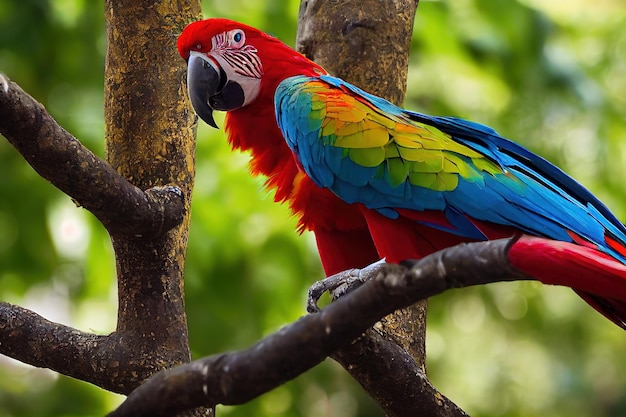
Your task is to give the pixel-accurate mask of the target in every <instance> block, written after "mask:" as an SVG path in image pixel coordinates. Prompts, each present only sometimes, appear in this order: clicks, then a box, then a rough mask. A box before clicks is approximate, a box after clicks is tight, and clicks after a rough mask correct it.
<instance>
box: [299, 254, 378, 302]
mask: <svg viewBox="0 0 626 417" xmlns="http://www.w3.org/2000/svg"><path fill="white" fill-rule="evenodd" d="M384 264H385V260H384V259H381V260H380V261H378V262H374V263H373V264H371V265H368V266H366V267H365V268H363V269H349V270H347V271H343V272H339V273H338V274H335V275H332V276H330V277H328V278H325V279H323V280H321V281H317V282H315V283H313V285H311V287H310V288H309V296H308V298H307V306H306V310H307V312H309V313H316V312H318V311H320V308H319V306H318V305H317V303H318V301H319V299H320V298H321V297H322V295H323V294H324V293H325V292H329V293H330V296H331V298H332V300H333V301H334V300H336V299H337V298H339V297H342V296H344V295H345V294H347V293H349V292H351V291H353V290H355V289H356V288H358V287H360V286H361V285H362V284H363V283H365V282H367V281H369V280H370V279H372V278H374V277H375V276H376V275H377V274H378V272H379V271H380V269H381V268H382V266H383V265H384Z"/></svg>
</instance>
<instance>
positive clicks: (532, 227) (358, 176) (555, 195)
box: [275, 75, 626, 261]
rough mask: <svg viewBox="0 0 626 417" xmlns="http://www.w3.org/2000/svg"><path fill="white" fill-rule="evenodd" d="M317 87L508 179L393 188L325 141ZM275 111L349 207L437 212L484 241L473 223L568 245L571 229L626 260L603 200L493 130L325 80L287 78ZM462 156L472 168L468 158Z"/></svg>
mask: <svg viewBox="0 0 626 417" xmlns="http://www.w3.org/2000/svg"><path fill="white" fill-rule="evenodd" d="M311 81H316V82H319V81H323V82H324V83H326V84H327V87H328V88H329V89H332V88H338V89H341V90H342V91H343V92H345V94H352V95H355V96H357V97H359V99H360V100H361V101H364V102H367V103H368V104H369V106H371V107H372V108H373V109H374V111H377V112H378V113H380V114H383V115H386V116H388V117H389V118H393V120H394V121H397V122H400V123H420V124H425V125H428V126H432V127H434V128H436V129H438V130H439V131H441V132H443V133H445V134H447V135H450V137H451V138H452V140H454V141H456V143H459V144H462V145H464V146H466V147H467V148H469V149H471V150H472V151H475V152H478V153H479V154H481V155H483V156H484V157H486V158H487V159H488V160H490V161H492V162H493V163H495V164H497V165H498V166H499V167H501V168H502V170H503V173H502V174H498V175H492V174H490V173H487V172H482V173H481V176H480V177H476V176H474V177H476V178H473V179H466V178H461V177H459V180H458V185H457V186H456V187H455V188H454V189H452V190H444V191H437V190H435V189H430V188H426V187H424V186H417V185H414V184H410V183H409V181H408V179H407V180H405V181H404V183H402V184H400V185H398V186H391V184H392V183H393V181H391V180H390V177H389V175H390V174H389V172H385V171H384V169H385V168H384V167H383V166H376V167H365V166H362V165H359V164H358V163H355V162H353V161H352V160H351V159H350V158H349V157H346V155H347V154H346V151H347V149H346V148H340V147H336V146H333V145H332V143H334V138H331V137H329V136H323V135H322V133H321V126H322V124H323V120H318V121H314V122H312V121H311V120H310V119H311V116H310V114H311V112H312V103H313V95H312V94H313V93H312V92H311V91H309V90H307V88H306V87H307V83H310V82H311ZM294 95H296V96H297V99H294V97H293V96H294ZM275 106H276V117H277V122H278V126H279V127H280V129H281V130H282V132H283V135H284V136H285V139H286V141H287V144H288V145H289V146H290V148H291V149H292V150H293V152H294V153H295V155H296V156H297V158H298V160H299V161H300V164H301V166H302V168H303V169H304V170H305V172H306V173H307V174H308V175H309V176H310V177H311V178H312V179H313V181H314V182H315V183H316V184H317V185H319V186H320V187H328V188H330V189H331V190H332V191H333V192H334V193H335V194H337V195H338V196H339V197H340V198H342V199H343V200H344V201H346V202H348V203H362V204H364V205H365V206H366V207H368V208H371V209H374V210H377V211H378V212H380V213H381V214H383V215H385V216H388V217H390V218H396V217H397V216H398V212H397V210H399V209H408V210H414V211H424V210H439V211H442V212H444V213H445V215H446V218H447V219H448V221H449V223H450V225H451V226H452V228H447V227H446V226H442V225H433V224H428V223H425V224H428V225H429V226H431V227H436V228H441V229H444V230H446V231H448V232H452V233H456V234H458V235H461V236H463V237H466V238H468V239H484V238H486V236H484V235H483V234H482V232H481V231H480V230H479V229H478V228H477V227H476V226H475V225H474V224H473V223H472V221H471V219H476V220H481V221H487V222H491V223H496V224H501V225H506V226H513V227H516V228H518V229H520V230H522V231H524V232H526V233H531V234H534V235H539V236H545V237H549V238H552V239H557V240H562V241H572V237H571V236H570V233H569V232H570V231H572V232H574V233H576V234H577V235H579V236H581V237H583V238H585V239H587V240H589V241H590V242H593V243H594V244H596V245H597V246H598V247H599V248H600V249H601V250H603V251H605V252H606V253H609V254H610V255H612V256H614V257H616V258H618V259H621V260H622V261H626V259H624V256H623V255H621V254H620V253H618V252H616V251H615V250H614V249H612V248H611V247H610V246H609V245H607V243H606V241H605V234H609V235H611V236H612V238H613V239H615V240H617V241H619V242H620V243H621V244H623V245H625V244H626V227H624V225H623V224H622V223H621V222H619V220H617V218H616V217H615V216H614V215H613V214H612V213H611V212H610V211H609V209H608V208H607V207H606V206H605V205H604V204H603V203H602V202H600V201H599V200H598V199H597V198H596V197H595V196H593V194H591V193H590V192H589V191H588V190H587V189H586V188H584V187H583V186H582V185H580V184H579V183H578V182H577V181H576V180H574V179H573V178H571V177H569V176H568V175H567V174H565V173H564V172H563V171H561V170H560V169H559V168H557V167H556V166H554V165H552V164H551V163H549V162H548V161H546V160H545V159H543V158H541V157H540V156H537V155H535V154H533V153H532V152H530V151H529V150H527V149H525V148H523V147H522V146H520V145H517V144H516V143H514V142H511V141H509V140H507V139H505V138H503V137H501V136H499V135H498V134H497V133H496V132H495V131H494V130H493V129H491V128H490V127H487V126H484V125H481V124H478V123H474V122H470V121H466V120H462V119H458V118H453V117H436V116H428V115H424V114H420V113H416V112H410V111H407V110H404V109H401V108H399V107H397V106H395V105H393V104H392V103H390V102H388V101H387V100H384V99H382V98H380V97H376V96H374V95H371V94H369V93H367V92H365V91H363V90H361V89H359V88H357V87H355V86H353V85H351V84H348V83H346V82H344V81H342V80H340V79H338V78H334V77H331V76H327V75H322V76H319V77H292V78H288V79H287V80H285V81H283V82H282V83H281V84H280V85H279V88H278V89H277V92H276V97H275ZM302 125H306V127H302ZM331 139H332V140H331ZM459 158H461V159H462V162H463V163H465V164H466V165H468V166H473V165H472V161H471V160H470V159H469V158H468V157H465V156H463V155H461V156H459ZM472 169H473V168H472ZM474 171H475V170H474Z"/></svg>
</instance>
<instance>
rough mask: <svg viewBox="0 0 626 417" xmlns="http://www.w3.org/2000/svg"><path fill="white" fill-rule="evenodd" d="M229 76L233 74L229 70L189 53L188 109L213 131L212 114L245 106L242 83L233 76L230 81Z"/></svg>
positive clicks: (200, 55)
mask: <svg viewBox="0 0 626 417" xmlns="http://www.w3.org/2000/svg"><path fill="white" fill-rule="evenodd" d="M228 74H232V68H226V69H224V68H222V65H220V63H218V62H217V61H215V60H213V59H211V58H210V57H208V56H206V55H204V54H202V53H200V52H196V51H192V52H191V54H190V55H189V61H188V62H187V89H188V90H189V99H190V100H191V105H192V106H193V109H194V110H195V111H196V113H197V114H198V116H200V118H201V119H202V120H204V121H205V122H206V123H207V124H208V125H209V126H213V127H215V128H217V125H216V124H215V120H214V119H213V110H220V111H230V110H235V109H238V108H240V107H241V106H243V105H244V104H245V102H246V95H245V92H244V88H243V87H242V84H241V82H242V81H241V80H239V81H237V77H236V76H235V79H230V77H229V75H228ZM244 84H245V82H244Z"/></svg>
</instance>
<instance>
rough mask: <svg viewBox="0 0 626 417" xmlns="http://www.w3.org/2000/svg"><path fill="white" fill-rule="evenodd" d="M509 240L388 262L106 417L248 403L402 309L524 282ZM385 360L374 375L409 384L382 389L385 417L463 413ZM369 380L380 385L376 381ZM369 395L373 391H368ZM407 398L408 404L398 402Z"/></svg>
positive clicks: (152, 385)
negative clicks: (454, 293)
mask: <svg viewBox="0 0 626 417" xmlns="http://www.w3.org/2000/svg"><path fill="white" fill-rule="evenodd" d="M513 242H514V239H501V240H496V241H489V242H478V243H468V244H462V245H459V246H456V247H452V248H448V249H445V250H443V251H440V252H437V253H434V254H432V255H430V256H428V257H426V258H424V259H422V260H419V261H415V262H412V266H411V267H410V268H407V267H404V266H399V265H393V264H385V265H383V266H382V267H381V270H380V273H379V274H378V275H377V276H376V277H375V278H374V279H372V280H371V281H368V282H367V283H365V284H364V285H362V286H361V287H359V288H357V289H356V290H354V291H353V292H351V293H349V294H347V295H346V296H344V297H342V298H340V299H339V300H337V301H335V302H333V303H331V304H330V305H329V306H327V307H326V308H325V309H324V310H322V311H320V312H318V313H315V314H311V315H309V316H305V317H302V318H301V319H299V320H298V321H296V322H295V323H292V324H291V325H289V326H286V327H284V328H282V329H280V330H279V331H278V332H276V333H274V334H272V335H270V336H267V337H265V338H264V339H262V340H261V341H259V342H258V343H256V344H255V345H254V346H252V347H250V348H249V349H247V350H243V351H239V352H232V353H226V354H222V355H217V356H210V357H207V358H203V359H199V360H196V361H194V362H191V363H189V364H185V365H181V366H179V367H177V368H174V369H169V370H166V371H162V372H159V373H158V374H156V375H154V376H153V377H151V378H150V379H149V380H148V381H147V382H146V383H144V384H143V385H142V386H140V387H139V388H137V389H136V390H135V391H133V392H132V393H131V395H130V396H129V397H128V398H127V400H126V401H125V402H124V403H123V404H122V405H121V406H120V407H119V408H118V409H117V410H116V411H114V412H112V413H111V414H109V417H126V416H128V417H130V416H168V415H173V414H174V413H176V412H179V411H182V410H186V409H190V408H193V407H198V406H202V405H204V406H214V405H216V404H231V405H232V404H241V403H244V402H246V401H249V400H251V399H253V398H255V397H257V396H259V395H261V394H263V393H265V392H267V391H269V390H271V389H273V388H275V387H277V386H279V385H281V384H283V383H285V382H286V381H288V380H290V379H293V378H295V377H296V376H298V375H299V374H301V373H303V372H304V371H306V370H308V369H310V368H311V367H313V366H315V365H317V364H318V363H319V362H321V361H322V360H323V359H324V358H325V357H327V356H329V355H331V354H332V353H333V352H335V351H336V350H337V349H338V348H340V347H342V346H346V345H347V344H348V343H350V342H351V341H353V340H354V339H356V338H357V337H359V336H360V335H361V333H362V332H364V331H365V330H366V329H368V328H369V327H371V326H372V325H373V324H374V323H376V322H377V321H378V320H379V319H380V318H381V317H384V316H385V315H387V314H389V313H391V312H393V311H395V310H397V309H399V308H402V307H406V306H409V305H411V304H413V303H415V302H416V301H418V300H422V299H424V298H428V297H430V296H433V295H435V294H439V293H441V292H443V291H445V290H447V289H450V288H460V287H467V286H471V285H478V284H485V283H488V282H498V281H511V280H519V279H528V277H525V276H523V275H521V274H520V273H519V272H518V271H516V270H515V269H513V268H512V267H511V266H510V265H509V262H508V259H507V251H508V248H509V246H510V245H511V244H512V243H513ZM378 346H385V349H387V348H388V345H381V344H379V345H378ZM366 350H370V349H366ZM370 351H372V350H370ZM385 352H391V351H389V350H385ZM397 352H398V351H394V353H392V354H393V355H394V358H402V356H396V355H398V353H397ZM390 354H391V353H390ZM345 358H346V360H348V359H349V358H348V357H345ZM407 358H408V357H407ZM382 359H390V358H384V357H382V356H381V352H378V353H377V354H376V359H374V361H375V362H377V363H379V367H378V368H377V369H378V371H377V375H378V376H380V375H383V374H386V373H387V372H389V373H388V374H387V377H388V378H393V379H401V380H402V381H407V384H409V385H405V386H404V390H402V391H403V392H397V391H395V392H390V391H389V390H382V391H381V390H379V391H381V394H380V395H381V397H379V398H378V400H381V399H382V400H383V401H382V402H380V404H381V406H383V407H384V408H385V411H386V412H387V413H388V414H389V415H392V416H396V417H404V416H407V417H408V416H414V415H416V414H417V413H418V410H424V413H426V414H425V415H430V416H459V417H460V416H463V415H465V414H464V413H463V411H462V410H460V409H458V407H456V406H455V405H454V404H453V403H452V402H450V401H449V400H447V399H446V398H445V397H443V396H441V394H439V393H438V392H437V391H436V390H435V389H434V388H432V387H431V386H430V383H428V381H427V380H426V379H425V377H424V376H423V373H422V371H421V370H419V369H415V368H407V367H403V363H402V359H401V360H399V361H398V362H399V364H398V365H395V366H396V367H395V368H394V369H393V370H391V371H390V369H389V366H394V365H390V364H389V362H395V361H391V360H382ZM381 362H384V363H381ZM411 362H413V361H411ZM413 363H414V362H413ZM367 368H368V369H367V375H369V377H370V378H372V377H373V375H374V373H372V364H371V362H368V364H367ZM360 382H361V383H363V381H360ZM372 382H373V384H374V385H376V384H380V381H379V380H376V381H372ZM396 385H397V384H396ZM413 390H415V391H413ZM410 391H412V392H410ZM368 392H372V391H370V388H368ZM374 392H375V391H374ZM413 394H415V395H413ZM425 395H429V396H433V397H434V398H435V401H434V404H436V405H437V406H436V407H435V406H433V405H429V404H420V401H423V400H424V398H425V397H424V396H425ZM407 397H409V398H407ZM407 400H408V401H410V402H409V403H408V405H407V404H402V402H403V401H407ZM433 412H434V413H435V414H433Z"/></svg>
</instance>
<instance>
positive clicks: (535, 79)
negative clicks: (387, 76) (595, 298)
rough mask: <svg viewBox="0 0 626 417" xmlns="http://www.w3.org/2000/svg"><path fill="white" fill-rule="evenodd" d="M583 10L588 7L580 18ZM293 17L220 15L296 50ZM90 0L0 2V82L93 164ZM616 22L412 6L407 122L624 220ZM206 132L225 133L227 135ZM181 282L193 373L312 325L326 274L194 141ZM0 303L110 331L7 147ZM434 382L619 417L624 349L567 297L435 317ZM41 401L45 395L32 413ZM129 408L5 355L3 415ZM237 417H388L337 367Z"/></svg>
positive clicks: (248, 181)
mask: <svg viewBox="0 0 626 417" xmlns="http://www.w3.org/2000/svg"><path fill="white" fill-rule="evenodd" d="M585 6H587V7H585ZM297 9H298V2H297V1H295V0H282V1H269V0H259V1H243V0H228V1H227V0H215V1H213V2H210V3H209V2H206V3H205V10H204V11H205V14H206V15H207V16H225V17H230V18H233V19H237V20H241V21H244V22H245V23H248V24H250V25H253V26H257V27H260V28H262V29H263V30H265V31H268V32H271V33H273V34H274V35H276V36H278V37H279V38H281V39H283V40H285V41H286V42H287V43H289V44H292V45H293V41H294V38H295V33H296V16H297ZM102 11H103V4H102V1H95V2H94V1H88V0H63V1H52V0H28V1H19V2H18V1H11V0H0V71H2V72H5V73H7V75H8V76H9V77H10V78H11V79H13V80H15V81H16V82H18V83H19V84H20V85H22V87H23V88H24V89H25V90H26V91H29V92H30V93H31V94H32V95H33V96H35V97H36V98H37V99H39V100H40V101H41V102H42V103H44V104H45V105H46V107H47V108H48V110H49V111H50V112H51V113H52V115H53V116H54V117H55V118H56V119H57V120H58V121H59V122H60V123H61V124H62V125H63V126H64V127H65V128H66V129H68V130H69V131H70V132H72V133H74V134H75V135H76V136H77V137H78V138H79V139H80V140H81V141H83V142H84V143H85V144H87V145H88V146H89V147H90V148H91V149H92V150H94V151H95V152H97V153H99V154H102V149H103V144H102V138H103V121H102V103H103V94H102V86H103V66H104V65H103V64H104V20H103V16H102V15H103V12H102ZM625 19H626V12H625V11H624V9H623V5H622V2H621V1H620V0H604V1H601V2H595V3H593V4H589V3H588V2H587V3H583V2H582V1H580V0H578V1H568V2H556V1H554V2H542V1H539V0H520V1H508V2H502V1H498V0H454V1H437V2H435V1H422V2H421V4H420V7H419V10H418V13H417V19H416V24H415V31H414V43H413V50H412V57H411V69H410V75H409V88H408V89H409V91H408V96H407V100H406V106H407V107H409V108H411V109H415V110H418V111H424V112H428V113H433V114H450V115H455V116H461V117H465V118H468V119H472V120H475V121H479V122H482V123H485V124H488V125H491V126H493V127H494V128H496V129H497V130H498V131H499V132H501V133H502V134H504V135H506V136H507V137H510V138H512V139H515V140H516V141H518V142H521V143H522V144H524V145H525V146H528V147H530V148H531V149H533V150H534V151H536V152H538V153H540V154H541V155H544V156H545V157H547V158H548V159H550V160H552V161H554V162H556V163H557V164H558V165H559V166H561V167H562V168H564V169H565V170H566V171H567V172H569V173H570V174H572V175H573V176H574V177H576V178H577V179H579V180H580V181H581V182H582V183H584V184H585V185H587V186H588V187H589V188H591V189H592V191H593V192H594V193H596V194H597V195H598V196H599V197H600V198H601V199H602V200H604V201H605V202H606V203H607V204H608V205H609V207H610V208H611V209H612V210H613V211H614V212H615V213H616V214H617V215H618V217H620V218H621V219H626V191H625V188H624V186H623V184H622V180H621V178H623V176H622V175H623V174H622V173H621V170H622V167H623V166H624V165H625V162H626V141H625V140H624V139H623V138H624V137H625V136H626V123H625V121H624V115H626V100H624V97H623V94H622V92H623V91H624V90H625V89H626V85H625V82H624V77H623V73H624V68H625V66H626V36H625V35H624V34H623V33H624V32H625V31H624V29H625V28H626V22H625ZM218 124H220V125H223V123H219V121H218ZM197 161H198V166H197V181H196V188H195V192H194V200H193V208H192V225H191V232H190V242H189V253H188V261H187V267H186V293H187V309H188V312H189V328H190V337H191V344H192V350H193V355H194V357H200V356H202V355H207V354H211V353H216V352H220V351H225V350H233V349H241V348H245V347H247V346H249V345H250V344H251V343H253V342H255V341H256V340H258V339H259V338H260V337H262V336H263V335H265V334H268V333H270V332H272V331H275V330H276V329H277V328H279V327H280V326H281V325H283V324H285V323H288V322H290V321H293V320H294V319H296V318H297V317H299V316H300V315H302V314H303V313H304V298H305V295H306V288H307V286H308V285H309V284H310V283H311V282H312V281H314V280H316V279H319V278H320V277H321V276H322V271H321V268H320V266H319V261H318V259H317V255H316V253H315V247H314V243H313V240H312V237H311V236H310V235H309V234H306V233H305V234H304V235H303V236H298V235H297V233H295V232H294V229H295V220H294V219H293V218H291V217H290V215H289V212H288V210H287V208H286V207H284V206H278V205H276V204H274V203H273V201H272V196H271V195H268V193H267V192H266V191H264V190H263V181H262V179H253V178H251V177H250V176H249V174H248V170H247V167H246V161H247V156H245V155H240V154H234V153H232V152H231V151H230V149H229V146H228V145H227V144H226V141H225V140H224V136H223V132H222V131H215V130H209V128H207V127H206V126H204V125H201V126H200V129H199V134H198V156H197ZM0 299H2V300H7V301H11V302H15V303H18V304H21V305H24V306H26V307H29V308H32V309H34V310H35V311H37V312H39V313H41V314H43V315H44V316H46V317H48V318H50V319H53V320H58V321H62V322H64V323H67V324H70V325H73V326H76V327H79V328H81V329H84V330H92V331H96V332H100V333H107V332H110V331H112V330H113V329H114V326H115V309H116V303H115V281H114V267H113V260H112V253H111V249H110V244H109V242H108V238H107V236H106V234H105V232H104V231H103V230H102V228H101V227H100V226H99V225H98V224H97V221H95V220H94V219H93V217H92V216H91V215H89V214H88V213H85V212H84V211H82V210H81V209H76V208H75V207H74V206H73V204H72V203H71V201H70V200H69V199H68V198H67V197H66V196H64V195H62V194H61V193H60V192H58V191H57V190H55V189H54V188H53V187H52V186H50V185H49V184H47V183H46V182H45V181H42V180H41V179H40V178H39V177H38V176H37V175H36V174H35V173H34V172H33V171H32V169H31V168H30V167H29V166H28V165H27V164H26V163H25V162H24V161H23V160H22V159H21V158H20V156H19V155H18V154H17V152H15V151H14V150H13V149H12V148H11V147H10V145H8V144H7V142H6V141H0ZM430 306H431V307H430V310H429V336H428V352H429V362H428V366H429V373H430V376H431V378H432V379H433V381H434V382H435V384H436V386H437V387H438V388H439V389H440V390H441V391H442V392H443V393H445V394H446V395H448V396H450V397H451V398H452V399H453V400H455V401H456V402H457V403H458V404H459V405H461V406H462V407H463V408H464V409H465V410H466V411H468V412H469V413H470V414H471V415H473V416H507V417H516V416H525V417H528V416H540V415H550V416H557V417H558V416H566V415H567V416H571V417H576V416H588V415H594V416H606V417H608V416H622V415H624V414H625V413H626V400H624V397H623V394H622V393H623V392H624V390H625V389H626V361H625V360H624V359H623V353H622V352H623V351H624V350H625V349H626V339H625V338H624V334H623V332H622V331H620V330H619V329H618V328H617V327H615V326H614V325H612V324H611V323H610V322H608V321H607V320H605V319H604V318H602V317H601V316H600V315H598V314H597V313H595V312H594V311H593V310H592V309H591V308H589V307H587V306H586V305H585V303H584V302H582V301H581V300H580V299H578V297H576V296H575V295H574V294H573V292H571V291H569V290H567V289H562V288H548V287H542V286H540V285H538V284H535V283H522V282H520V283H506V284H498V285H490V286H486V287H484V288H475V289H464V290H458V291H452V292H450V293H448V294H444V295H442V296H438V297H435V298H433V299H432V300H431V303H430ZM33 398H37V400H36V401H33V400H32V399H33ZM120 400H121V397H119V396H113V395H111V394H108V393H105V392H103V391H101V390H99V389H98V388H95V387H93V386H91V385H89V384H85V383H82V382H78V381H74V380H71V379H69V378H66V377H62V376H56V375H55V374H53V373H51V372H49V371H39V370H34V369H32V368H28V367H24V366H22V365H18V364H16V363H15V362H14V361H9V360H5V359H3V358H0V416H4V415H7V416H8V415H11V416H22V415H23V416H27V415H47V416H91V415H102V414H104V413H105V412H106V411H107V410H110V409H111V408H112V407H113V406H114V404H116V403H117V402H119V401H120ZM218 412H219V415H231V416H248V415H255V416H284V417H291V416H294V417H295V416H319V415H332V416H342V417H350V416H357V415H358V416H365V417H367V416H380V415H382V413H381V412H380V410H378V409H377V407H376V406H374V405H373V404H372V402H371V400H369V399H367V397H366V395H365V394H363V393H362V391H361V390H360V388H359V387H358V386H356V384H355V383H354V382H353V381H352V380H351V379H350V378H349V377H348V376H346V374H345V372H343V370H341V369H338V367H337V366H336V365H335V364H333V363H332V362H331V361H327V362H326V363H324V364H323V365H322V366H320V367H318V368H316V369H314V370H312V371H311V372H308V373H307V374H306V375H303V376H301V377H299V378H297V379H296V380H295V381H293V382H291V383H289V384H287V385H286V386H284V387H281V388H279V389H277V390H275V391H273V392H271V393H269V394H268V395H266V396H263V397H261V398H259V399H257V400H256V401H253V402H252V403H250V404H248V405H245V406H241V407H220V410H219V411H218Z"/></svg>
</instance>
